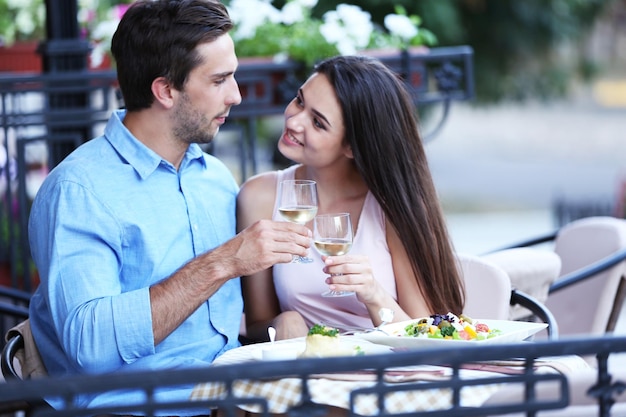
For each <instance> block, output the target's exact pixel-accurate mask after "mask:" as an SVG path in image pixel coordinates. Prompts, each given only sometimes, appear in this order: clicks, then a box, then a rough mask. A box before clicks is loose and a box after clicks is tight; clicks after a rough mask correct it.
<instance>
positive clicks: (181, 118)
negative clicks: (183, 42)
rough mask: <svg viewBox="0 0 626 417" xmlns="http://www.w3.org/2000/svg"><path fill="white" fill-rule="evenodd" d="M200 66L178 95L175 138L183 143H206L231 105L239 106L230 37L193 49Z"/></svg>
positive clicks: (213, 135)
mask: <svg viewBox="0 0 626 417" xmlns="http://www.w3.org/2000/svg"><path fill="white" fill-rule="evenodd" d="M196 50H197V52H198V53H199V54H200V56H201V57H202V60H203V61H202V62H203V63H202V64H200V65H199V66H197V67H196V68H194V69H193V70H192V71H191V72H190V73H189V77H188V79H187V81H186V83H185V86H184V88H183V90H182V91H179V94H178V95H177V100H176V104H175V106H174V109H173V110H174V111H173V115H172V118H173V121H172V122H173V126H174V135H175V136H176V138H177V139H178V140H180V141H183V142H185V143H209V142H210V141H211V140H213V138H214V137H215V135H216V134H217V132H218V131H219V128H220V126H221V125H222V124H224V122H225V121H226V117H227V116H228V114H229V112H230V108H231V106H235V105H237V104H239V103H241V94H240V93H239V86H238V85H237V81H235V77H234V74H235V70H236V69H237V56H236V55H235V46H234V43H233V41H232V39H231V37H230V35H228V34H225V35H222V36H220V37H219V38H217V39H216V40H214V41H213V42H208V43H203V44H200V45H198V46H197V47H196Z"/></svg>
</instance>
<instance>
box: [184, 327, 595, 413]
mask: <svg viewBox="0 0 626 417" xmlns="http://www.w3.org/2000/svg"><path fill="white" fill-rule="evenodd" d="M304 343H305V342H304V339H303V338H300V339H292V340H285V341H280V342H276V346H275V347H276V348H278V347H285V346H294V347H296V348H297V349H299V350H300V351H302V350H304ZM267 346H268V344H267V343H259V344H253V345H247V346H242V347H240V348H237V349H233V350H231V351H229V352H226V353H225V354H224V355H222V356H221V357H219V358H218V359H217V360H216V361H215V362H214V366H220V365H228V364H240V363H244V362H254V361H259V360H261V351H262V349H263V348H265V347H267ZM359 346H361V347H362V348H363V350H365V353H366V354H367V353H368V351H371V352H374V353H380V350H379V345H373V344H370V342H368V341H365V340H362V341H359ZM374 346H378V348H376V349H372V348H373V347H374ZM389 354H391V355H392V354H394V353H393V352H391V351H389ZM542 363H544V364H545V365H546V366H545V372H557V370H555V368H556V369H558V370H559V371H566V372H567V371H568V370H573V369H577V368H584V367H587V364H586V363H585V362H584V361H583V360H582V359H580V358H578V357H564V358H558V359H556V358H555V360H554V361H543V362H542ZM555 363H556V364H557V366H553V365H554V364H555ZM548 365H549V366H548ZM516 369H519V368H517V367H516V363H515V362H504V363H498V364H495V363H490V364H485V365H484V366H483V368H482V370H477V369H461V371H460V376H461V378H462V379H476V378H484V377H487V376H493V375H501V374H502V373H514V372H516ZM493 371H498V372H493ZM451 374H452V370H451V369H450V368H446V367H436V366H428V365H420V366H413V367H407V368H401V369H394V370H389V372H388V373H386V374H385V381H386V383H387V384H398V385H400V384H402V383H403V382H409V381H413V382H414V381H420V380H421V381H428V380H431V381H432V380H444V379H448V378H449V377H450V375H451ZM301 384H302V381H301V380H300V379H299V378H283V379H279V380H263V381H251V380H240V381H236V382H235V383H234V384H233V395H234V396H236V397H237V398H251V397H262V398H265V399H266V400H267V401H268V407H269V411H270V412H272V413H284V412H286V411H287V410H288V409H289V408H291V407H293V406H295V405H297V404H298V403H299V402H300V401H301ZM373 385H374V375H373V374H369V373H367V372H360V373H352V374H325V375H316V376H315V377H313V378H311V379H309V381H308V388H309V392H310V395H311V399H312V401H313V402H315V403H319V404H326V405H330V406H334V407H339V408H343V409H349V408H350V406H349V398H350V393H351V392H352V391H354V390H355V389H359V388H367V387H372V386H373ZM500 388H501V384H496V385H494V384H491V385H475V386H468V387H464V388H463V389H462V390H461V405H462V406H467V407H479V406H480V405H481V404H482V403H483V402H485V401H486V400H487V399H488V398H489V397H491V396H492V395H493V394H494V393H495V392H496V391H497V390H498V389H500ZM225 393H226V391H225V386H224V384H223V383H204V384H199V385H197V386H196V387H195V389H194V391H193V393H192V396H191V399H192V400H202V399H210V398H223V397H224V396H225ZM451 401H452V391H451V390H449V389H427V390H413V391H396V392H393V393H392V394H389V395H387V396H386V397H385V407H386V408H387V410H388V411H389V412H391V413H400V412H414V411H425V410H442V409H447V408H449V407H450V404H451ZM240 408H242V409H244V410H247V411H251V412H259V411H261V410H260V407H259V406H258V405H256V404H244V403H243V402H242V404H241V405H240ZM354 411H355V412H356V413H358V414H362V415H374V414H376V413H378V402H377V396H376V395H359V396H358V397H357V398H356V401H355V408H354Z"/></svg>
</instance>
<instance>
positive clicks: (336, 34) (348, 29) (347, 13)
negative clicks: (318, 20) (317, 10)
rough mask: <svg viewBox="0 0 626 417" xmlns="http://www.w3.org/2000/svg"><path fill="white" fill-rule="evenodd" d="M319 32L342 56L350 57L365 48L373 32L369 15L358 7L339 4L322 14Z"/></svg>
mask: <svg viewBox="0 0 626 417" xmlns="http://www.w3.org/2000/svg"><path fill="white" fill-rule="evenodd" d="M323 19H324V23H323V24H322V25H321V27H320V32H321V34H322V36H324V39H326V41H327V42H328V43H330V44H333V45H335V47H336V48H337V50H338V51H339V53H340V54H342V55H352V54H355V53H356V52H357V50H358V49H363V48H365V47H367V45H368V44H369V41H370V37H371V35H372V31H373V30H374V25H373V24H372V21H371V15H370V14H369V13H367V12H364V11H363V10H362V9H361V8H360V7H358V6H352V5H347V4H340V5H338V6H337V9H336V10H331V11H329V12H326V13H324V16H323Z"/></svg>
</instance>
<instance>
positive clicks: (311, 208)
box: [278, 180, 317, 263]
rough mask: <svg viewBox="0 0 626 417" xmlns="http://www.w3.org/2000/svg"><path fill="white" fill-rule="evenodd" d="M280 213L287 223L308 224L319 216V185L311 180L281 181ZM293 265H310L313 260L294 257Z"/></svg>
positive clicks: (279, 194)
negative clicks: (316, 215)
mask: <svg viewBox="0 0 626 417" xmlns="http://www.w3.org/2000/svg"><path fill="white" fill-rule="evenodd" d="M278 212H279V213H280V215H281V216H282V217H283V218H284V219H285V220H287V221H289V222H292V223H298V224H302V225H304V224H307V223H308V222H310V221H311V220H313V218H314V217H315V214H317V185H316V183H315V181H311V180H285V181H281V183H280V187H279V190H278ZM291 262H292V263H310V262H313V259H311V258H308V257H302V256H296V255H294V257H293V260H292V261H291Z"/></svg>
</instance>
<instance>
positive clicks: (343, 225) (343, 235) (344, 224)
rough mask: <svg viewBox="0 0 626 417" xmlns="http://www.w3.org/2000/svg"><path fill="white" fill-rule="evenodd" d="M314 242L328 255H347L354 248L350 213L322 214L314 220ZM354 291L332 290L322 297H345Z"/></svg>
mask: <svg viewBox="0 0 626 417" xmlns="http://www.w3.org/2000/svg"><path fill="white" fill-rule="evenodd" d="M313 242H314V244H315V248H316V249H317V251H318V252H319V253H321V254H322V255H326V256H339V255H345V254H346V253H348V252H349V251H350V248H352V222H351V220H350V213H333V214H320V215H319V216H316V217H315V220H314V222H313ZM352 294H354V292H353V291H331V290H328V291H326V292H324V293H322V297H345V296H348V295H352Z"/></svg>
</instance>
